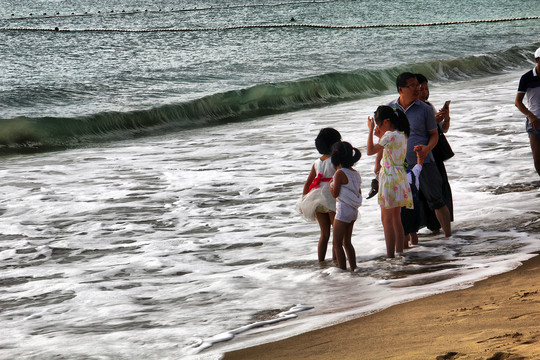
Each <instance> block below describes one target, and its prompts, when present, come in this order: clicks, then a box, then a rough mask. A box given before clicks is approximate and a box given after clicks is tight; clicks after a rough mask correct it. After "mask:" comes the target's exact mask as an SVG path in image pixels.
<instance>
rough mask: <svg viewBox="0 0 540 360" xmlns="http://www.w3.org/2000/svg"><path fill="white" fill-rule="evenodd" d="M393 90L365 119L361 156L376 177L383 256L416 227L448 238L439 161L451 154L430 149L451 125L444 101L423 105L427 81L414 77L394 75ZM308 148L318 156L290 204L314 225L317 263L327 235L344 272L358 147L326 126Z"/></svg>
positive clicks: (350, 254) (406, 241)
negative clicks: (392, 95) (387, 100)
mask: <svg viewBox="0 0 540 360" xmlns="http://www.w3.org/2000/svg"><path fill="white" fill-rule="evenodd" d="M396 87H397V91H398V93H399V97H398V98H397V99H395V100H394V101H391V102H390V103H389V104H387V105H381V106H379V107H378V108H377V109H376V111H375V113H374V116H373V117H368V121H367V127H368V131H369V134H368V140H367V154H368V155H375V156H376V160H375V168H374V171H375V174H376V178H375V179H374V180H373V181H372V189H371V191H370V194H369V196H368V199H369V198H371V197H373V196H374V195H377V199H378V203H379V205H380V208H381V220H382V225H383V229H384V237H385V242H386V251H387V254H386V256H387V258H394V257H395V256H396V255H398V256H399V255H401V253H403V251H404V249H407V248H409V247H410V246H411V245H415V244H418V235H417V232H418V230H419V229H420V228H421V227H424V226H427V227H428V228H429V229H430V230H431V231H432V232H434V233H438V232H440V231H441V229H442V232H443V234H444V236H445V237H449V236H451V235H452V229H451V221H452V220H453V211H452V193H451V189H450V185H449V183H448V177H447V175H446V169H445V167H444V160H446V159H447V158H449V157H451V156H452V155H453V153H451V154H450V155H448V152H451V149H449V148H448V147H447V150H446V151H439V152H437V151H434V149H435V148H436V147H438V146H440V140H439V134H443V133H444V132H446V131H448V129H449V127H450V113H449V107H448V103H447V104H445V106H443V107H442V108H441V109H440V110H436V109H435V108H434V107H433V105H431V103H429V102H428V97H429V86H428V81H427V78H426V77H425V76H423V75H421V74H413V73H410V72H405V73H402V74H400V75H399V76H398V77H397V79H396ZM374 137H377V138H378V141H377V142H375V140H374ZM438 144H439V145H438ZM315 146H316V148H317V150H318V151H319V153H320V154H321V156H320V158H318V159H317V160H316V161H315V162H314V164H313V166H312V168H311V171H310V174H309V176H308V178H307V180H306V182H305V184H304V189H303V193H302V198H301V200H300V201H299V202H298V206H297V208H298V210H299V212H300V213H301V214H302V215H303V216H304V218H306V219H307V220H311V221H317V222H318V224H319V227H320V230H321V234H320V238H319V243H318V258H319V261H324V259H325V257H326V252H327V247H328V243H329V240H330V235H332V234H333V241H332V245H333V246H332V259H333V260H334V262H335V263H336V264H337V266H338V267H339V268H341V269H346V268H347V266H346V260H347V258H348V260H349V267H350V269H351V270H352V271H354V270H355V269H356V254H355V249H354V246H353V245H352V242H351V237H352V230H353V226H354V222H355V220H356V219H357V216H358V207H359V206H360V205H361V204H362V192H361V188H360V185H361V178H360V175H359V174H358V172H357V171H356V170H354V169H353V165H354V164H355V163H356V162H357V161H358V160H359V159H360V157H361V152H360V150H358V149H357V148H354V147H353V146H352V145H351V144H350V143H348V142H344V141H342V139H341V134H340V133H339V132H338V131H337V130H335V129H333V128H324V129H322V130H321V131H320V132H319V134H318V136H317V138H316V139H315ZM448 149H449V150H448ZM436 155H438V156H436ZM332 229H333V232H332V231H331V230H332Z"/></svg>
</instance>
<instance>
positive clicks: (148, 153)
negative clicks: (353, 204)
mask: <svg viewBox="0 0 540 360" xmlns="http://www.w3.org/2000/svg"><path fill="white" fill-rule="evenodd" d="M239 3H242V4H247V5H256V4H255V2H253V1H245V2H243V1H240V2H235V4H239ZM274 3H275V2H274ZM209 4H210V3H208V2H206V1H205V2H204V5H205V6H208V5H209ZM227 4H230V3H229V2H227V1H217V0H216V1H213V2H212V5H214V6H221V7H223V5H227ZM486 4H487V2H485V1H484V0H479V1H475V2H472V3H469V4H464V3H459V4H457V3H455V2H448V1H426V2H415V3H414V4H411V3H399V4H397V3H384V4H383V3H381V2H375V1H363V2H360V1H346V0H343V1H336V2H321V3H301V2H293V3H291V4H286V5H280V6H248V7H245V8H235V9H225V8H221V9H213V10H204V11H203V10H199V11H190V12H178V11H168V10H167V11H163V12H162V13H157V12H151V13H149V14H114V15H110V14H107V15H105V14H103V13H102V14H99V15H98V14H97V11H99V10H102V9H100V6H101V5H102V4H101V3H100V2H94V1H90V2H84V3H82V2H66V1H42V2H39V3H31V4H30V3H28V4H20V2H17V1H10V0H9V1H6V4H5V5H6V6H5V7H2V9H0V17H1V18H0V48H1V49H2V53H3V55H4V56H3V57H2V59H1V60H0V65H1V66H0V75H1V76H2V78H3V79H4V80H5V81H3V82H2V83H0V123H1V126H0V129H2V130H1V131H0V153H1V156H2V162H1V163H0V176H1V178H2V180H3V181H2V183H0V193H1V196H0V270H1V271H0V323H1V324H2V329H3V330H2V332H1V333H2V335H6V334H7V335H6V336H0V358H2V359H13V358H19V359H20V358H23V359H34V358H35V359H52V358H60V359H63V358H65V359H78V358H80V359H98V358H99V359H133V358H145V359H169V358H170V359H177V358H182V359H184V358H186V359H189V358H193V359H199V358H200V359H215V358H219V357H220V355H221V354H222V353H223V352H224V351H227V350H231V349H235V348H241V347H245V346H249V345H253V344H257V343H260V342H265V341H270V340H275V339H279V338H282V337H285V336H289V335H293V334H297V333H301V332H304V331H308V330H311V329H314V328H317V327H321V326H325V325H328V324H333V323H336V322H340V321H344V320H346V319H350V318H353V317H358V316H362V315H364V314H367V313H370V312H373V311H377V310H380V309H382V308H385V307H388V306H391V305H393V304H395V303H399V302H403V301H408V300H411V299H414V298H417V297H421V296H427V295H429V294H433V293H438V292H442V291H448V290H451V289H455V288H459V287H463V286H469V285H470V284H472V283H473V282H474V281H477V280H479V279H482V278H485V277H487V276H490V275H493V274H497V273H500V272H504V271H508V270H510V269H512V268H514V267H516V266H518V265H519V263H520V261H523V260H524V259H527V258H529V257H530V256H532V255H531V254H532V253H533V252H535V251H538V250H539V246H538V235H537V234H538V232H539V224H540V223H539V221H538V218H539V211H538V208H539V206H538V205H539V204H538V201H539V196H538V187H539V185H538V176H537V174H536V173H535V171H534V170H533V165H532V158H531V155H530V148H529V145H528V140H527V137H526V134H525V133H524V119H523V116H522V115H521V114H519V112H518V111H517V110H516V109H515V107H514V105H513V99H514V96H515V91H516V89H517V82H518V79H519V77H520V76H521V74H522V73H524V72H525V71H526V70H528V69H529V68H532V61H531V59H530V54H531V52H532V51H533V50H534V49H535V48H536V47H538V46H540V44H538V43H537V40H538V39H537V38H536V37H535V35H534V34H537V31H536V29H537V20H528V21H516V22H500V23H499V22H497V23H477V24H474V23H470V24H459V25H447V26H435V27H410V28H409V27H400V28H377V29H371V30H369V31H366V30H352V29H314V28H302V27H294V28H286V27H276V28H249V27H246V28H243V29H238V30H230V31H229V30H227V31H195V32H182V31H177V32H167V31H159V32H152V33H132V32H111V31H100V32H90V31H85V30H89V29H94V28H98V27H99V28H102V27H103V28H109V29H117V28H121V29H124V30H130V29H131V30H141V29H166V28H184V27H185V28H187V27H194V26H195V27H212V26H227V25H247V26H249V25H253V24H278V25H280V24H281V25H284V24H289V23H290V17H291V16H294V17H295V18H296V20H297V23H300V22H302V23H308V24H323V25H324V24H327V25H359V24H372V23H373V24H381V23H394V24H396V23H402V22H407V23H422V22H429V21H450V20H471V19H473V20H474V19H478V18H477V16H480V15H478V11H476V10H477V9H478V8H481V9H483V11H482V14H481V15H482V18H483V19H486V18H510V17H519V16H529V15H531V14H530V12H531V9H532V8H534V5H536V2H535V1H534V0H531V1H522V2H519V3H515V2H511V1H500V2H498V3H497V4H492V3H491V2H490V3H489V6H488V5H486ZM109 5H110V6H114V8H115V9H116V11H118V9H122V8H125V9H128V8H131V9H133V8H140V9H142V8H143V5H146V4H143V3H141V2H139V1H131V0H123V1H116V2H114V3H111V4H109ZM153 5H155V6H156V7H157V6H161V7H162V8H163V9H164V10H165V9H166V8H167V7H178V6H185V7H194V6H199V7H201V5H203V3H202V2H200V1H183V2H181V3H178V2H176V1H175V2H174V4H173V2H168V1H163V2H161V3H159V4H153ZM383 6H386V7H384V8H382V7H383ZM467 6H470V7H472V9H473V10H474V11H473V10H471V8H467ZM405 7H407V10H408V11H407V12H403V11H402V10H403V9H404V8H405ZM55 11H60V12H61V13H65V12H67V13H68V14H69V13H70V12H74V13H76V14H81V13H84V12H85V11H88V12H91V13H93V14H92V15H91V16H65V17H43V16H34V15H33V16H28V15H27V14H28V13H30V12H32V13H34V14H39V13H40V12H47V13H49V14H50V13H54V12H55ZM11 13H14V14H15V15H16V16H13V17H12V16H11ZM19 14H20V15H19ZM14 17H23V19H14ZM54 26H59V27H60V28H61V29H63V30H67V29H69V30H72V31H71V32H59V33H56V32H53V31H27V30H24V31H20V30H9V29H7V28H13V27H30V28H41V27H45V28H54ZM401 39H408V43H409V45H408V46H403V44H402V43H401ZM442 44H444V46H443V45H442ZM156 59H158V60H156ZM404 70H413V71H419V72H424V73H426V75H428V76H429V78H430V83H431V90H432V97H431V100H432V102H433V103H434V104H435V105H436V106H440V105H441V104H443V102H444V101H445V100H448V99H451V100H452V104H451V113H452V127H451V131H450V132H449V133H448V135H447V137H448V140H449V142H450V144H451V145H452V147H453V150H454V152H455V153H456V156H455V157H454V158H452V159H451V160H449V161H448V162H447V169H448V174H449V177H450V183H451V186H452V190H453V196H454V208H455V222H454V224H453V229H454V236H453V237H452V238H451V239H443V238H441V237H440V236H435V237H434V236H430V235H428V234H426V233H425V232H424V233H421V237H420V246H418V247H415V248H413V249H411V250H409V251H408V252H407V253H406V254H405V256H404V257H403V258H401V259H397V260H392V261H387V260H386V259H385V257H384V255H385V245H384V237H383V232H382V226H381V223H380V215H379V209H378V207H377V204H376V202H375V200H374V199H371V200H365V201H364V205H363V206H362V207H361V208H360V214H361V218H360V219H359V221H357V223H356V224H355V230H354V234H353V244H354V245H355V247H356V253H357V262H358V266H359V268H358V271H357V272H355V273H350V272H343V271H340V270H338V269H336V268H335V267H333V266H332V264H331V263H330V262H329V261H327V262H326V263H324V264H319V263H318V262H317V260H316V245H317V239H318V227H317V225H316V224H310V223H305V222H304V221H303V220H302V219H301V218H300V216H299V215H298V214H297V213H296V212H295V210H294V208H295V204H296V201H297V200H298V199H299V197H300V194H301V190H302V186H303V182H304V181H305V179H306V177H307V175H308V172H309V169H310V167H311V164H312V163H313V161H314V160H315V159H316V157H317V156H318V154H317V153H316V151H315V149H314V146H313V141H314V138H315V136H316V134H317V133H318V131H319V130H320V129H321V128H322V127H326V126H333V127H336V128H337V129H338V130H339V131H340V132H341V133H342V134H343V137H344V139H345V140H346V141H350V142H351V143H353V144H354V145H356V146H358V147H359V148H360V149H361V150H362V152H364V153H365V144H366V136H367V133H366V129H367V126H366V119H367V116H368V115H371V114H372V113H373V111H374V110H375V109H376V107H377V106H378V105H380V104H383V103H387V102H388V101H390V100H391V99H393V98H394V97H395V96H396V95H395V94H394V92H395V90H394V85H393V82H394V78H395V76H396V75H397V74H398V73H399V72H401V71H404ZM373 161H374V159H373V158H372V157H368V156H366V155H365V154H364V157H363V158H362V159H361V160H360V161H359V162H358V163H357V165H356V166H355V167H356V168H357V170H358V171H359V172H360V174H361V176H362V178H363V183H364V185H363V190H364V193H366V192H367V191H369V183H370V181H371V178H372V169H373ZM343 299H346V300H347V301H344V300H343Z"/></svg>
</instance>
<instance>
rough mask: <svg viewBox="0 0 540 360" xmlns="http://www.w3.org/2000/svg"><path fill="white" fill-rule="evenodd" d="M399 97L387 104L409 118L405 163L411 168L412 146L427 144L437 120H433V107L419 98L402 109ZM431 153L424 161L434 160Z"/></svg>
mask: <svg viewBox="0 0 540 360" xmlns="http://www.w3.org/2000/svg"><path fill="white" fill-rule="evenodd" d="M398 100H399V98H398V99H396V100H394V101H391V102H390V103H389V104H388V106H390V107H392V108H394V109H401V110H402V111H403V112H404V113H405V115H407V119H409V126H410V127H411V134H410V135H409V137H408V139H407V155H406V159H407V164H408V165H409V168H412V167H413V166H414V165H415V164H416V152H415V151H414V147H415V146H416V145H427V144H428V143H429V137H430V136H429V132H428V131H430V130H436V129H437V122H436V121H435V113H434V112H433V108H432V107H431V106H430V105H428V104H426V103H425V102H423V101H421V100H415V101H414V102H413V103H412V104H411V105H410V106H409V107H408V108H407V109H404V108H403V107H402V106H401V105H400V104H399V101H398ZM434 161H435V159H434V158H433V154H432V153H431V152H430V153H429V154H428V156H427V157H426V159H425V160H424V162H425V163H430V162H434Z"/></svg>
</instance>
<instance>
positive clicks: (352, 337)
mask: <svg viewBox="0 0 540 360" xmlns="http://www.w3.org/2000/svg"><path fill="white" fill-rule="evenodd" d="M224 359H225V360H233V359H257V360H263V359H272V360H276V359H310V360H314V359H325V360H328V359H340V360H344V359H366V360H376V359H400V360H406V359H411V360H413V359H414V360H419V359H434V360H435V359H437V360H442V359H490V360H503V359H511V360H517V359H531V360H532V359H540V256H536V257H534V258H532V259H530V260H528V261H526V262H525V263H524V264H523V265H522V266H520V267H519V268H517V269H516V270H514V271H511V272H508V273H505V274H501V275H497V276H493V277H491V278H489V279H486V280H483V281H480V282H478V283H476V284H475V285H474V286H473V287H471V288H468V289H464V290H458V291H453V292H449V293H444V294H439V295H434V296H430V297H427V298H423V299H420V300H416V301H412V302H409V303H405V304H400V305H396V306H393V307H390V308H388V309H386V310H383V311H381V312H378V313H376V314H373V315H370V316H367V317H363V318H360V319H356V320H352V321H349V322H346V323H343V324H339V325H335V326H331V327H328V328H324V329H320V330H316V331H312V332H309V333H305V334H302V335H298V336H295V337H292V338H289V339H285V340H282V341H278V342H274V343H269V344H264V345H260V346H256V347H253V348H248V349H243V350H238V351H234V352H230V353H227V354H225V357H224Z"/></svg>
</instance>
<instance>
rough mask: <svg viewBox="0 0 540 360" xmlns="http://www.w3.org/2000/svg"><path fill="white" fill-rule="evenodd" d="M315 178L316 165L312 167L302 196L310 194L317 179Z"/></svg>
mask: <svg viewBox="0 0 540 360" xmlns="http://www.w3.org/2000/svg"><path fill="white" fill-rule="evenodd" d="M315 176H317V174H315V165H313V166H312V167H311V172H310V173H309V176H308V178H307V180H306V183H305V184H304V190H303V191H302V196H304V195H306V194H307V193H308V190H309V186H310V185H311V183H312V182H313V179H315Z"/></svg>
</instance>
